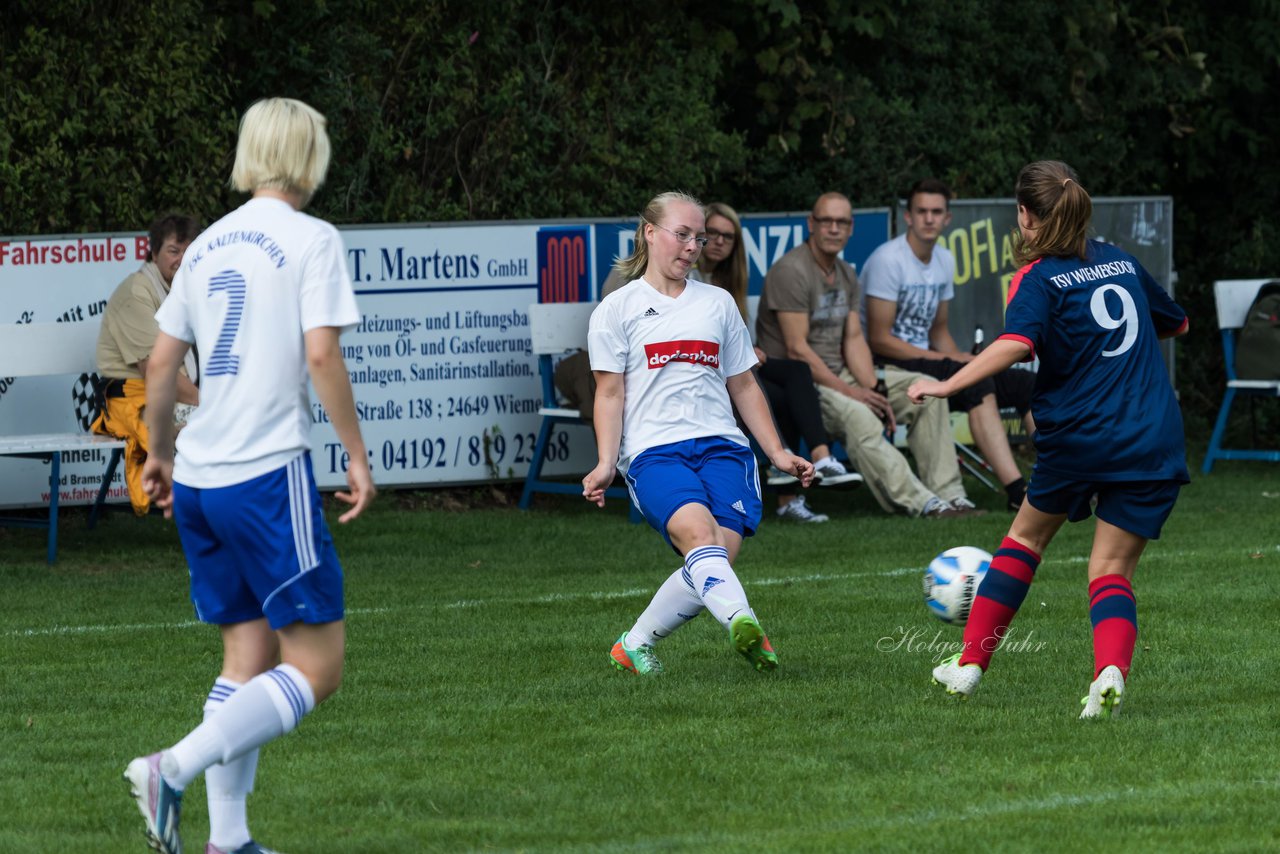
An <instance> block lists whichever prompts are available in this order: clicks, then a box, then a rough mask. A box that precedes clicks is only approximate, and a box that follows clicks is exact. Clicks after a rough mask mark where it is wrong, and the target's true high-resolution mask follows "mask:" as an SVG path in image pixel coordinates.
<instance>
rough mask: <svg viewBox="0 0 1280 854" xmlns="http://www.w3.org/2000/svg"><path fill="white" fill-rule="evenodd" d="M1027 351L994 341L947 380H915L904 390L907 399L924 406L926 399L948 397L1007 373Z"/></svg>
mask: <svg viewBox="0 0 1280 854" xmlns="http://www.w3.org/2000/svg"><path fill="white" fill-rule="evenodd" d="M1030 352H1031V348H1030V347H1028V346H1027V345H1026V344H1023V343H1021V342H1020V341H1013V340H1011V339H1009V338H997V339H996V340H995V341H992V342H991V344H990V345H989V346H988V347H987V348H986V349H985V350H983V351H982V352H981V353H979V354H978V355H977V356H975V357H974V359H973V361H972V362H970V363H969V364H967V365H965V366H964V367H963V368H961V369H960V370H958V371H956V372H955V373H954V374H952V375H951V377H950V378H949V379H946V380H941V381H938V380H916V381H915V382H913V383H912V384H911V387H910V388H908V389H907V397H909V398H911V402H912V403H924V399H925V398H926V397H951V395H953V394H955V393H956V392H958V391H960V390H961V389H966V388H968V387H969V386H971V385H973V384H974V383H976V382H981V381H982V380H985V379H986V378H987V377H994V376H995V375H996V374H998V373H1000V372H1001V371H1004V370H1008V369H1009V368H1011V367H1013V365H1014V363H1016V362H1020V361H1022V360H1023V359H1025V358H1026V356H1027V354H1028V353H1030Z"/></svg>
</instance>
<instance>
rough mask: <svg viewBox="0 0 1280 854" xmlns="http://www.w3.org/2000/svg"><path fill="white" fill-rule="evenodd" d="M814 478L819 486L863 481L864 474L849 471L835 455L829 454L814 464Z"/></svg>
mask: <svg viewBox="0 0 1280 854" xmlns="http://www.w3.org/2000/svg"><path fill="white" fill-rule="evenodd" d="M813 479H814V480H816V481H817V482H818V485H819V486H839V485H840V484H842V483H854V484H856V483H862V475H860V474H858V473H857V472H856V471H849V470H848V469H847V468H845V467H844V464H843V463H841V462H840V461H839V460H837V459H836V458H835V457H832V456H827V457H824V458H823V459H820V460H818V461H817V462H816V463H814V464H813Z"/></svg>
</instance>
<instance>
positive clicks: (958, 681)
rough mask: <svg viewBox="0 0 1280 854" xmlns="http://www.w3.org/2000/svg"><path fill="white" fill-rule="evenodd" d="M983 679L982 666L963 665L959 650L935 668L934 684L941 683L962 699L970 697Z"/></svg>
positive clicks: (948, 691)
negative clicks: (961, 664)
mask: <svg viewBox="0 0 1280 854" xmlns="http://www.w3.org/2000/svg"><path fill="white" fill-rule="evenodd" d="M981 679H982V668H981V667H979V666H978V665H976V664H966V665H965V666H964V667H961V666H960V653H958V652H957V653H956V654H955V655H953V656H951V657H950V658H948V659H947V660H946V661H944V662H942V663H941V664H939V665H938V666H937V667H935V668H933V684H935V685H941V686H942V687H943V688H946V689H947V693H948V694H956V695H958V696H959V697H960V699H961V700H966V699H968V698H969V696H970V695H971V694H973V692H974V691H976V690H977V689H978V682H979V680H981Z"/></svg>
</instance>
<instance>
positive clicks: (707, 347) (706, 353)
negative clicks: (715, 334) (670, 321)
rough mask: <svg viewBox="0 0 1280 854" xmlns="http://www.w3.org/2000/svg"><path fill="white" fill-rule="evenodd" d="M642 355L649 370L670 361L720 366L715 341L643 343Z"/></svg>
mask: <svg viewBox="0 0 1280 854" xmlns="http://www.w3.org/2000/svg"><path fill="white" fill-rule="evenodd" d="M644 355H645V359H646V361H647V362H648V363H649V369H650V370H654V369H656V368H661V367H665V366H666V365H667V364H668V363H670V362H688V363H689V364H692V365H706V366H707V367H709V368H718V367H720V345H719V344H718V343H716V342H715V341H661V342H658V343H656V344H646V345H644Z"/></svg>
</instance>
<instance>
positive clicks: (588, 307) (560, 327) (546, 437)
mask: <svg viewBox="0 0 1280 854" xmlns="http://www.w3.org/2000/svg"><path fill="white" fill-rule="evenodd" d="M596 305H597V303H594V302H559V303H534V304H533V305H531V306H529V334H530V337H531V339H532V343H533V352H534V354H536V355H537V357H538V374H539V376H540V377H541V379H542V406H541V408H539V409H538V415H539V416H540V417H541V418H542V425H541V426H540V427H539V428H538V439H537V442H536V443H535V444H534V446H533V460H532V462H530V463H529V473H528V474H527V475H526V476H525V479H524V491H523V492H522V493H521V495H520V509H521V510H528V509H529V507H530V505H532V503H533V496H534V493H537V492H550V493H556V494H559V495H579V496H580V495H582V484H581V483H579V482H573V483H566V482H564V481H557V480H547V479H545V478H543V476H542V465H543V463H544V462H546V458H547V447H548V445H550V443H551V434H552V432H553V431H554V430H555V428H556V426H557V425H560V424H581V425H584V426H585V425H586V423H587V422H585V421H584V420H583V419H582V416H581V415H579V414H578V410H576V409H569V408H568V407H565V406H562V405H561V404H560V399H559V396H558V395H557V394H556V385H555V362H554V359H553V357H554V356H560V355H563V354H564V353H566V352H568V351H570V350H577V349H580V348H584V347H586V346H587V325H588V323H589V322H590V320H591V312H592V311H593V310H594V309H595V307H596ZM604 494H605V497H606V498H620V499H622V500H624V501H626V502H627V506H628V507H629V508H630V518H631V521H632V522H639V521H641V520H642V519H643V518H644V517H643V515H642V514H641V513H640V511H639V510H638V509H637V508H636V506H635V504H633V503H632V501H631V495H630V493H628V492H627V490H626V488H625V487H621V486H611V487H609V488H608V489H606V490H605V493H604Z"/></svg>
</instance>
